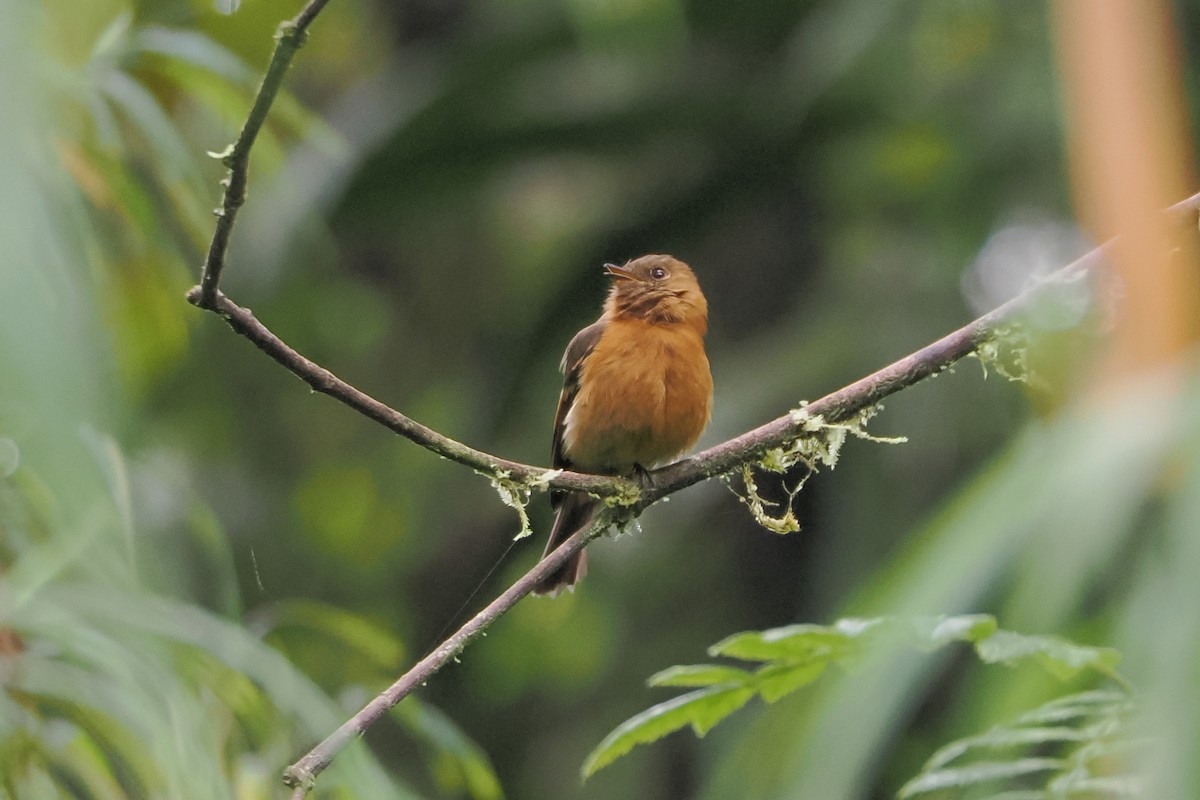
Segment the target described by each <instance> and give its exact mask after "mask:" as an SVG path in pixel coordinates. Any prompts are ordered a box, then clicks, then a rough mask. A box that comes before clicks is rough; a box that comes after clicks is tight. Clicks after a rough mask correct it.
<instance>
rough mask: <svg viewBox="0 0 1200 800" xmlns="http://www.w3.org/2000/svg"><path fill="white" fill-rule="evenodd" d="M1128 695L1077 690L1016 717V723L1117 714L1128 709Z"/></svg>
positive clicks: (1031, 723) (1024, 723)
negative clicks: (1077, 691)
mask: <svg viewBox="0 0 1200 800" xmlns="http://www.w3.org/2000/svg"><path fill="white" fill-rule="evenodd" d="M1131 708H1132V703H1131V702H1130V700H1129V697H1128V695H1126V694H1124V693H1122V692H1115V691H1092V692H1079V693H1077V694H1071V695H1067V696H1066V697H1058V698H1055V699H1054V700H1051V701H1050V702H1048V703H1043V704H1042V705H1040V706H1038V707H1037V708H1035V709H1033V710H1032V711H1027V712H1026V713H1024V714H1022V715H1021V716H1019V717H1017V719H1016V720H1015V723H1014V724H1017V725H1046V724H1051V723H1055V722H1062V721H1064V720H1068V719H1077V718H1079V717H1084V716H1088V715H1091V714H1119V713H1124V712H1126V711H1129V710H1130V709H1131Z"/></svg>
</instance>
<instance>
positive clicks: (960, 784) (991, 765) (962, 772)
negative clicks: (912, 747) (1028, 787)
mask: <svg viewBox="0 0 1200 800" xmlns="http://www.w3.org/2000/svg"><path fill="white" fill-rule="evenodd" d="M1066 766H1067V762H1066V761H1063V760H1062V759H1058V758H1022V759H1020V760H1018V761H982V762H978V763H975V764H971V765H970V766H967V767H954V768H952V769H942V770H935V771H933V772H925V773H922V774H920V775H918V776H917V777H916V778H913V779H912V780H911V781H909V782H908V783H906V784H904V786H902V787H901V788H900V792H899V793H898V795H897V796H898V797H899V798H900V800H905V798H908V797H914V796H916V795H918V794H925V793H927V792H934V791H937V790H939V789H955V788H964V787H968V786H974V785H976V784H980V783H985V782H987V781H999V780H1006V779H1009V778H1019V777H1021V776H1024V775H1032V774H1033V773H1035V772H1046V771H1048V770H1061V769H1063V768H1064V767H1066Z"/></svg>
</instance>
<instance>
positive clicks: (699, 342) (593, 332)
mask: <svg viewBox="0 0 1200 800" xmlns="http://www.w3.org/2000/svg"><path fill="white" fill-rule="evenodd" d="M604 271H605V272H606V273H607V275H608V276H609V277H610V278H611V279H612V285H611V286H610V287H609V291H608V296H607V298H606V299H605V301H604V310H603V313H602V314H601V315H600V318H599V319H598V320H596V321H595V322H593V323H592V324H591V325H588V326H587V327H586V328H584V329H583V330H581V331H579V333H577V334H575V336H574V338H572V339H571V342H570V344H568V345H567V350H566V352H565V353H564V354H563V358H562V364H561V365H560V368H561V370H562V373H563V376H564V381H563V389H562V394H561V395H560V396H559V400H558V410H557V411H556V413H555V415H554V439H553V443H552V445H551V453H550V455H551V462H552V464H553V466H554V467H555V468H558V469H569V470H572V471H576V472H587V473H593V474H600V475H621V476H625V477H633V476H634V475H637V474H638V473H639V472H641V473H644V472H645V471H646V470H648V469H651V468H653V467H655V466H657V465H660V464H664V463H667V462H669V461H672V460H674V459H675V458H677V457H679V456H681V455H682V454H683V453H685V452H687V451H688V450H690V449H691V448H692V447H693V446H694V445H695V444H696V441H697V440H698V439H699V438H700V434H701V433H703V432H704V429H705V427H706V426H707V425H708V421H709V419H710V417H711V416H712V393H713V379H712V371H711V369H710V367H709V363H708V356H707V354H706V353H705V351H704V335H705V333H706V332H707V330H708V301H707V300H706V299H705V297H704V293H703V292H702V291H701V290H700V283H699V281H697V280H696V275H695V274H694V273H693V272H692V269H691V267H689V266H688V265H687V264H685V263H683V262H682V261H680V260H678V259H676V258H673V257H671V256H668V255H658V254H652V255H645V256H641V257H640V258H635V259H633V260H631V261H628V262H626V263H625V264H624V265H623V266H617V265H616V264H605V265H604ZM550 502H551V505H552V507H553V508H554V509H555V511H556V516H555V519H554V525H553V527H552V528H551V530H550V537H549V539H548V540H547V542H546V549H545V551H544V552H543V553H542V558H545V557H546V556H547V555H549V554H550V553H551V552H552V551H553V550H554V549H555V548H556V547H558V545H559V544H561V543H562V542H563V541H564V540H566V539H567V538H568V537H570V536H571V535H572V534H574V533H575V532H576V531H578V530H580V529H581V528H583V527H584V526H586V525H588V524H589V523H590V522H591V521H592V518H593V516H594V515H595V513H596V512H597V511H598V510H599V508H600V506H601V504H602V503H603V501H602V500H598V499H597V498H594V497H592V496H591V495H589V494H587V493H586V492H574V491H565V490H560V491H555V492H552V493H551V496H550ZM586 572H587V553H586V552H585V551H583V550H580V551H579V552H577V553H575V554H574V555H572V556H571V558H569V559H568V560H567V561H566V562H565V563H564V564H563V565H562V566H561V567H559V568H558V569H557V570H555V571H554V572H552V573H550V574H549V575H547V576H546V577H545V578H544V579H542V580H541V581H540V582H539V583H538V584H537V586H536V587H535V589H534V593H535V594H540V595H550V596H554V595H558V594H559V593H561V592H562V590H563V589H564V588H570V589H572V590H573V589H574V586H575V584H576V583H577V582H578V581H579V580H580V579H582V578H583V576H584V574H585V573H586Z"/></svg>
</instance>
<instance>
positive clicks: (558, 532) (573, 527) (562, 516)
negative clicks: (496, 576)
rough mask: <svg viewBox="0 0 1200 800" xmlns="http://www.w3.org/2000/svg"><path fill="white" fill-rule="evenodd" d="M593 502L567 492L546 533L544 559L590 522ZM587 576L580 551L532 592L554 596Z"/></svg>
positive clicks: (595, 503) (594, 506)
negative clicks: (548, 531)
mask: <svg viewBox="0 0 1200 800" xmlns="http://www.w3.org/2000/svg"><path fill="white" fill-rule="evenodd" d="M596 508H597V500H596V499H595V498H593V497H591V496H590V495H588V494H587V493H586V492H568V493H567V496H566V497H564V498H563V501H562V505H560V506H559V507H558V516H556V517H555V518H554V527H553V528H551V529H550V539H549V541H547V542H546V550H545V552H543V553H542V558H545V557H546V556H547V555H549V554H550V552H551V551H553V550H554V549H555V548H556V547H558V546H559V545H560V544H562V543H563V542H564V541H565V540H566V539H568V538H569V537H570V536H571V534H573V533H575V532H576V531H577V530H579V529H580V528H582V527H583V526H584V525H587V524H588V523H589V522H591V521H592V517H593V516H594V515H595V513H596ZM586 574H587V551H586V550H580V551H579V552H577V553H575V554H574V555H573V556H571V557H570V558H568V559H567V560H566V562H565V563H564V564H563V565H562V566H561V567H559V568H558V569H556V570H555V571H554V572H551V573H550V574H549V575H547V576H546V577H545V578H543V579H542V581H541V583H539V584H538V585H537V587H535V588H534V590H533V593H534V594H542V595H549V596H550V597H555V596H557V595H558V594H559V593H560V592H562V590H563V589H573V588H574V587H575V584H576V583H578V582H579V581H580V580H581V579H582V578H583V576H584V575H586Z"/></svg>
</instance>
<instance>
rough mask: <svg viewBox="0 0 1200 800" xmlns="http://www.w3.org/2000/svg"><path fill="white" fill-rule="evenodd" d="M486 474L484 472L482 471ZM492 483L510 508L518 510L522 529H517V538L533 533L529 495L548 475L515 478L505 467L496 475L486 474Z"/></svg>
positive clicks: (497, 471)
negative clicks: (524, 478)
mask: <svg viewBox="0 0 1200 800" xmlns="http://www.w3.org/2000/svg"><path fill="white" fill-rule="evenodd" d="M481 474H484V473H481ZM486 477H487V479H488V481H489V482H490V483H491V484H492V488H493V489H495V490H496V493H497V494H499V495H500V500H501V502H503V503H504V505H506V506H508V507H509V508H511V509H513V510H514V511H516V512H517V517H518V519H520V521H521V530H519V531H517V535H516V536H514V537H513V539H514V540H516V539H524V538H525V537H526V536H529V535H530V534H532V533H533V526H532V525H531V524H530V522H529V511H528V508H527V507H528V505H529V496H530V495H531V494H532V493H533V490H534V488H535V486H534V484H535V483H536V482H537V481H540V480H542V479H545V478H546V475H542V476H539V477H538V478H535V479H534V480H520V479H514V478H513V477H512V473H511V472H509V471H508V470H505V469H498V470H496V472H495V474H494V475H487V476H486Z"/></svg>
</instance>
